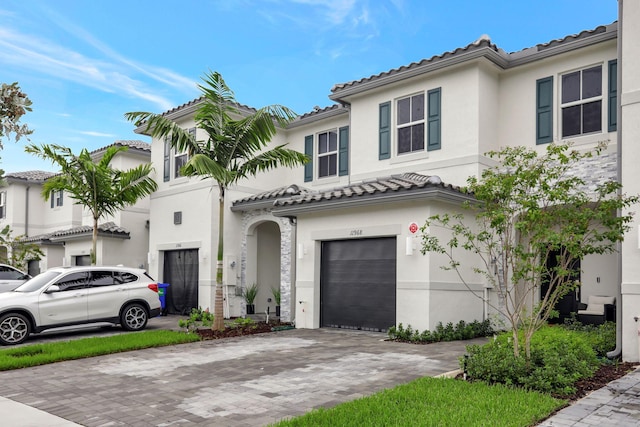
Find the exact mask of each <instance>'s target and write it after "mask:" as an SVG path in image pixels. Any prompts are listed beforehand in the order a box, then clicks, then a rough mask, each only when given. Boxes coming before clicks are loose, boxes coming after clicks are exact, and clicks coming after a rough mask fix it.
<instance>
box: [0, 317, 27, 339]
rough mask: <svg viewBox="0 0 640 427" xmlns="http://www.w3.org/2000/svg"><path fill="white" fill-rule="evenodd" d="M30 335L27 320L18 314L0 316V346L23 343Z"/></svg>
mask: <svg viewBox="0 0 640 427" xmlns="http://www.w3.org/2000/svg"><path fill="white" fill-rule="evenodd" d="M30 333H31V324H30V323H29V320H28V319H27V318H26V317H25V316H23V315H22V314H19V313H7V314H3V315H2V316H0V344H2V345H15V344H21V343H23V342H25V340H26V339H27V338H29V334H30Z"/></svg>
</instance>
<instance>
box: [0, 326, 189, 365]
mask: <svg viewBox="0 0 640 427" xmlns="http://www.w3.org/2000/svg"><path fill="white" fill-rule="evenodd" d="M199 340H200V337H199V336H198V334H186V333H184V332H177V331H167V330H154V331H142V332H135V333H128V334H119V335H113V336H109V337H93V338H83V339H78V340H70V341H58V342H52V343H47V344H34V345H27V346H22V347H17V348H11V347H9V348H6V349H2V350H0V371H8V370H11V369H20V368H27V367H29V366H37V365H45V364H47V363H54V362H60V361H63V360H73V359H82V358H85V357H93V356H101V355H104V354H112V353H120V352H123V351H130V350H140V349H143V348H150V347H162V346H166V345H173V344H183V343H187V342H194V341H199Z"/></svg>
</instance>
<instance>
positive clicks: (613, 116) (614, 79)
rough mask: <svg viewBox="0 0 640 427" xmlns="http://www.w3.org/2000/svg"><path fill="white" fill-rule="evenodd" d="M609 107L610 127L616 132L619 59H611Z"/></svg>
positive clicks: (610, 129) (610, 130)
mask: <svg viewBox="0 0 640 427" xmlns="http://www.w3.org/2000/svg"><path fill="white" fill-rule="evenodd" d="M608 86H609V106H608V107H609V108H608V112H609V114H608V129H609V132H614V131H615V130H616V129H617V127H618V61H616V60H615V59H614V60H612V61H609V85H608Z"/></svg>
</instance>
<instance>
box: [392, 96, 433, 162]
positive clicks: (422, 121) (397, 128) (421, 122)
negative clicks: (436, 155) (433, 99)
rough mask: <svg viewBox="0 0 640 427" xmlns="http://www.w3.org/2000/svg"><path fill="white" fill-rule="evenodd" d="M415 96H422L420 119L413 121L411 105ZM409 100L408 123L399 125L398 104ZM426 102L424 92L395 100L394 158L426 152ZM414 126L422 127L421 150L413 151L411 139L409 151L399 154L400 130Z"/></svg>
mask: <svg viewBox="0 0 640 427" xmlns="http://www.w3.org/2000/svg"><path fill="white" fill-rule="evenodd" d="M417 96H422V106H421V107H422V118H421V119H415V120H414V118H413V104H414V102H415V101H414V98H415V97H417ZM407 99H408V100H409V121H408V122H405V123H400V119H399V114H400V105H399V104H400V102H401V101H404V100H407ZM426 100H427V96H426V93H425V92H424V91H421V92H416V93H412V94H410V95H406V96H402V97H399V98H396V99H395V100H394V110H393V112H394V125H395V133H394V140H395V155H396V156H405V155H410V154H415V153H422V152H426V150H427V135H426V130H427V122H426V115H427V104H426V102H427V101H426ZM416 125H422V148H418V149H414V148H413V138H411V149H410V150H409V151H403V152H402V153H401V152H400V130H401V129H406V128H410V129H411V128H413V126H416Z"/></svg>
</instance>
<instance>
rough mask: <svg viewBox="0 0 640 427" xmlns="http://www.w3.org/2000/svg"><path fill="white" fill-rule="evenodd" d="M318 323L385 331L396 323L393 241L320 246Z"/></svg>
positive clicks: (379, 239) (386, 239)
mask: <svg viewBox="0 0 640 427" xmlns="http://www.w3.org/2000/svg"><path fill="white" fill-rule="evenodd" d="M320 299H321V311H320V322H321V324H322V326H324V327H334V328H348V329H362V330H371V331H386V330H387V329H389V328H390V327H391V326H393V325H395V323H396V238H395V237H387V238H377V239H356V240H338V241H329V242H323V243H322V271H321V277H320Z"/></svg>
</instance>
